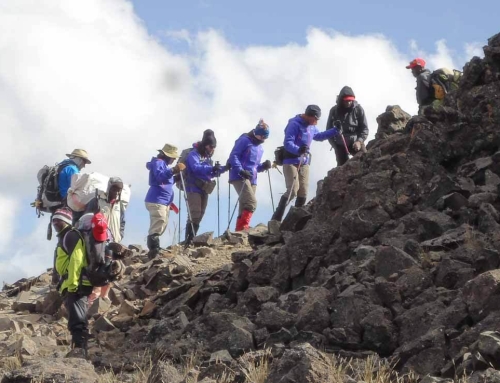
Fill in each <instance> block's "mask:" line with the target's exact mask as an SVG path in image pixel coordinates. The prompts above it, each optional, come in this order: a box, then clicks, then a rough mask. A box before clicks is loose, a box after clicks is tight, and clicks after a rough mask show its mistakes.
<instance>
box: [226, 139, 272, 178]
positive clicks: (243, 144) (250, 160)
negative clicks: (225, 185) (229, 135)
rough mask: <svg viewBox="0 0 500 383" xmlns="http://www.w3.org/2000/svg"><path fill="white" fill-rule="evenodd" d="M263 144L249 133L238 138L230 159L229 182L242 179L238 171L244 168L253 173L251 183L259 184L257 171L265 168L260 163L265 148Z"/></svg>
mask: <svg viewBox="0 0 500 383" xmlns="http://www.w3.org/2000/svg"><path fill="white" fill-rule="evenodd" d="M261 144H262V142H260V141H258V140H257V139H252V138H251V137H250V135H249V134H248V133H245V134H242V135H241V136H240V138H238V139H237V140H236V142H235V143H234V147H233V150H232V151H231V154H230V155H229V159H228V161H229V163H230V164H231V170H230V171H229V182H231V181H236V180H242V179H243V178H241V177H240V175H239V174H238V173H239V172H240V170H242V169H244V170H248V171H250V172H252V173H253V177H252V179H251V180H250V183H251V184H252V185H257V173H258V172H262V171H263V170H264V169H263V168H262V164H261V163H260V160H261V159H262V154H264V148H262V145H261Z"/></svg>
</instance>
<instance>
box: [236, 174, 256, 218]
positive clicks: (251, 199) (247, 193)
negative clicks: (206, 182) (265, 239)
mask: <svg viewBox="0 0 500 383" xmlns="http://www.w3.org/2000/svg"><path fill="white" fill-rule="evenodd" d="M231 183H232V184H233V186H234V189H235V190H236V193H238V196H239V199H240V203H239V205H240V206H239V210H238V216H240V215H241V213H242V212H243V210H248V211H250V212H252V213H253V212H254V211H255V209H257V198H256V197H255V191H256V190H257V185H250V181H248V180H241V181H240V180H237V181H232V182H231Z"/></svg>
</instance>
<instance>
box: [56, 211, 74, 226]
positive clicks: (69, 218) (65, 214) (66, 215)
mask: <svg viewBox="0 0 500 383" xmlns="http://www.w3.org/2000/svg"><path fill="white" fill-rule="evenodd" d="M54 219H59V220H61V221H63V222H66V223H67V224H68V225H72V224H73V213H72V212H71V210H68V209H57V210H56V211H55V213H54V215H53V216H52V220H54Z"/></svg>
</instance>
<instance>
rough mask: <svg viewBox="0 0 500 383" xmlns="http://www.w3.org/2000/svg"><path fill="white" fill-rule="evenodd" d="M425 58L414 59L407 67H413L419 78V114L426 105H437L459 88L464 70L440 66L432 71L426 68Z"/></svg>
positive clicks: (413, 72)
mask: <svg viewBox="0 0 500 383" xmlns="http://www.w3.org/2000/svg"><path fill="white" fill-rule="evenodd" d="M425 64H426V63H425V60H424V59H422V58H416V59H414V60H412V61H411V62H410V63H409V64H408V65H407V66H406V69H411V73H412V74H413V76H414V77H415V78H416V79H417V87H416V88H415V89H416V91H417V103H418V106H419V108H418V114H420V115H421V114H423V109H424V107H426V106H429V105H432V106H433V107H436V106H438V105H440V104H441V102H442V100H443V99H444V97H445V96H446V94H448V93H449V92H451V91H454V90H456V89H458V86H459V83H460V79H461V78H462V72H460V71H458V70H456V69H453V70H451V69H448V68H439V69H436V70H435V71H434V72H432V73H431V71H430V70H429V69H425Z"/></svg>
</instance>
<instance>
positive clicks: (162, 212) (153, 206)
mask: <svg viewBox="0 0 500 383" xmlns="http://www.w3.org/2000/svg"><path fill="white" fill-rule="evenodd" d="M146 209H148V212H149V231H148V235H153V234H157V235H162V234H163V233H164V232H165V229H166V228H167V226H168V213H169V211H170V206H167V205H162V204H159V203H150V202H146Z"/></svg>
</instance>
